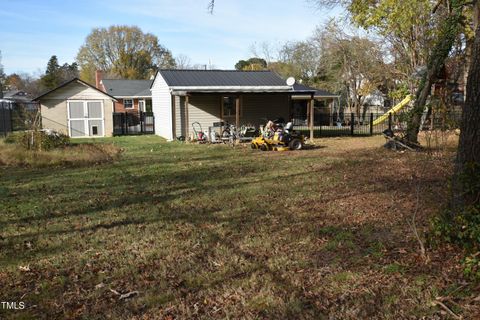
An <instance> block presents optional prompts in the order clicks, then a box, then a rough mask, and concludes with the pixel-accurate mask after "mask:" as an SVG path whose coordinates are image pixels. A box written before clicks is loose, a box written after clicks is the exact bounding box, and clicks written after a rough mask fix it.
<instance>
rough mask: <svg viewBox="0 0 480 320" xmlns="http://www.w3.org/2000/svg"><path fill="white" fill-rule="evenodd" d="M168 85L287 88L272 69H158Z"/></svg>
mask: <svg viewBox="0 0 480 320" xmlns="http://www.w3.org/2000/svg"><path fill="white" fill-rule="evenodd" d="M159 73H160V74H161V75H162V77H163V78H164V79H165V81H166V82H167V84H168V85H169V86H170V87H203V88H204V87H282V88H284V89H285V90H287V89H289V87H288V86H287V85H286V83H285V80H283V79H282V78H281V77H280V76H279V75H277V74H276V73H275V72H272V71H238V70H159Z"/></svg>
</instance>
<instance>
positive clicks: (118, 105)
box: [115, 99, 138, 112]
mask: <svg viewBox="0 0 480 320" xmlns="http://www.w3.org/2000/svg"><path fill="white" fill-rule="evenodd" d="M117 100H118V102H115V112H128V111H134V110H135V111H138V99H133V109H125V107H124V106H123V99H117Z"/></svg>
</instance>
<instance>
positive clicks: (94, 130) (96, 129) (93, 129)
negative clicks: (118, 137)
mask: <svg viewBox="0 0 480 320" xmlns="http://www.w3.org/2000/svg"><path fill="white" fill-rule="evenodd" d="M92 136H98V127H97V126H92Z"/></svg>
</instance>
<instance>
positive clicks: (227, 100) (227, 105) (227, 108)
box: [223, 97, 242, 117]
mask: <svg viewBox="0 0 480 320" xmlns="http://www.w3.org/2000/svg"><path fill="white" fill-rule="evenodd" d="M241 115H242V108H241V106H240V116H241ZM223 116H224V117H235V97H223Z"/></svg>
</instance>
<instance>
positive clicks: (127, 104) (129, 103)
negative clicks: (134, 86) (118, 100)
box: [123, 99, 133, 109]
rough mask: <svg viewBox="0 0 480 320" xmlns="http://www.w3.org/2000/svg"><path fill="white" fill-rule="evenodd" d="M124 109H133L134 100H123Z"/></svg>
mask: <svg viewBox="0 0 480 320" xmlns="http://www.w3.org/2000/svg"><path fill="white" fill-rule="evenodd" d="M123 107H124V108H125V109H133V99H125V100H123Z"/></svg>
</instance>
